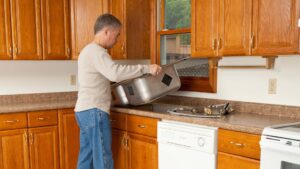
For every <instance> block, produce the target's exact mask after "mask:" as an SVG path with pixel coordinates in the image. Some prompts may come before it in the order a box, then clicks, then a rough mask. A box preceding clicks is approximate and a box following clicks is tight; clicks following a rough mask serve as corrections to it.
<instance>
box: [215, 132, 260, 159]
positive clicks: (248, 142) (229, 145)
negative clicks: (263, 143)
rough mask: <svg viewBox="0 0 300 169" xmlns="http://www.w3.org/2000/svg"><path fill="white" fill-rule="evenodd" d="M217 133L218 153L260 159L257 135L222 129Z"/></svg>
mask: <svg viewBox="0 0 300 169" xmlns="http://www.w3.org/2000/svg"><path fill="white" fill-rule="evenodd" d="M218 132H219V134H218V151H220V152H226V153H230V154H235V155H240V156H244V157H249V158H253V159H260V147H259V141H260V136H259V135H255V134H249V133H243V132H238V131H230V130H224V129H219V131H218Z"/></svg>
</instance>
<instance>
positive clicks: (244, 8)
mask: <svg viewBox="0 0 300 169" xmlns="http://www.w3.org/2000/svg"><path fill="white" fill-rule="evenodd" d="M219 2H220V15H219V16H220V17H219V30H218V32H219V40H218V43H219V45H218V47H219V56H224V55H250V49H251V48H250V45H249V44H250V43H249V42H250V36H251V33H250V29H251V16H252V15H251V14H252V13H251V10H252V6H251V5H252V0H220V1H219Z"/></svg>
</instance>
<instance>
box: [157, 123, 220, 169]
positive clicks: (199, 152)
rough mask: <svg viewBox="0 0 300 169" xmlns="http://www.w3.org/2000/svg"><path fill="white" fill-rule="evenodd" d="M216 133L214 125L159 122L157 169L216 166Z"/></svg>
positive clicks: (193, 168) (211, 168) (190, 168)
mask: <svg viewBox="0 0 300 169" xmlns="http://www.w3.org/2000/svg"><path fill="white" fill-rule="evenodd" d="M217 132H218V129H217V128H215V127H207V126H201V125H195V124H190V123H183V122H177V121H167V120H163V121H159V122H158V127H157V140H158V168H159V169H216V160H217Z"/></svg>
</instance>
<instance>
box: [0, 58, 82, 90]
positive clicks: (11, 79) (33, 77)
mask: <svg viewBox="0 0 300 169" xmlns="http://www.w3.org/2000/svg"><path fill="white" fill-rule="evenodd" d="M76 74H77V62H76V61H0V95H9V94H26V93H47V92H62V91H75V90H76V86H71V85H70V75H76Z"/></svg>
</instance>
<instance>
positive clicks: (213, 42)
mask: <svg viewBox="0 0 300 169" xmlns="http://www.w3.org/2000/svg"><path fill="white" fill-rule="evenodd" d="M216 41H217V39H213V40H212V50H216Z"/></svg>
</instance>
